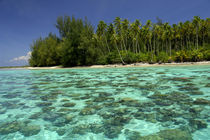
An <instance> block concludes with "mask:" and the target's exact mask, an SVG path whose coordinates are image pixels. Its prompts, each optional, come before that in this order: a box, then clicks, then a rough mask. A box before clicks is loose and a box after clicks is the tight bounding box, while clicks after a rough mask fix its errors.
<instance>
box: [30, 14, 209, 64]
mask: <svg viewBox="0 0 210 140" xmlns="http://www.w3.org/2000/svg"><path fill="white" fill-rule="evenodd" d="M55 26H56V28H57V29H58V31H59V34H60V35H59V37H58V36H56V35H54V34H52V33H50V34H49V35H48V36H47V37H45V38H41V37H40V38H38V39H37V40H35V41H34V42H33V43H32V45H31V50H32V54H31V58H30V60H29V63H30V65H31V66H54V65H63V66H65V67H68V66H82V65H93V64H113V63H122V64H128V63H136V62H148V63H155V62H158V63H164V62H172V61H176V62H185V61H203V60H210V18H206V19H201V18H200V17H198V16H195V17H194V18H193V19H192V20H191V21H185V22H179V23H178V24H173V25H170V24H169V23H168V22H166V23H163V22H162V20H161V19H159V18H157V23H152V22H151V21H150V20H148V21H147V22H146V24H145V25H143V24H142V23H141V22H140V20H138V19H137V20H135V21H134V22H129V21H128V20H127V19H121V18H120V17H116V18H115V19H114V21H113V23H109V24H107V23H105V22H104V21H100V22H99V24H98V25H97V29H96V32H95V31H94V27H93V26H92V25H91V24H90V22H89V21H88V20H87V18H85V19H84V20H83V19H76V18H75V17H74V16H72V17H69V16H63V17H62V16H61V17H58V18H57V22H56V25H55Z"/></svg>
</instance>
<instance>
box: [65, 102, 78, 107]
mask: <svg viewBox="0 0 210 140" xmlns="http://www.w3.org/2000/svg"><path fill="white" fill-rule="evenodd" d="M75 105H76V104H75V103H65V104H63V105H62V106H63V107H74V106H75Z"/></svg>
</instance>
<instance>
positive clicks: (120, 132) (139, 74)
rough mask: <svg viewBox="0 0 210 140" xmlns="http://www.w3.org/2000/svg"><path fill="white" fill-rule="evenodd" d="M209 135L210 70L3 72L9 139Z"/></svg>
mask: <svg viewBox="0 0 210 140" xmlns="http://www.w3.org/2000/svg"><path fill="white" fill-rule="evenodd" d="M209 137H210V66H209V65H208V66H170V67H167V66H163V67H138V68H135V67H132V68H103V69H102V68H100V69H94V68H92V69H56V70H26V69H2V70H0V139H1V140H12V139H14V140H24V139H26V140H37V139H39V140H109V139H116V140H118V139H119V140H138V139H139V140H148V139H150V140H161V139H171V140H178V139H182V140H185V139H186V140H188V139H194V140H207V139H209Z"/></svg>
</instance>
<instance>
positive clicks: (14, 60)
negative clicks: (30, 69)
mask: <svg viewBox="0 0 210 140" xmlns="http://www.w3.org/2000/svg"><path fill="white" fill-rule="evenodd" d="M30 57H31V52H28V53H27V55H25V56H20V57H16V58H13V59H12V60H10V62H17V61H28V60H29V59H30Z"/></svg>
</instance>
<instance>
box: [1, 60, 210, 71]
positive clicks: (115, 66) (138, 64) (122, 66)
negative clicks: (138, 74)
mask: <svg viewBox="0 0 210 140" xmlns="http://www.w3.org/2000/svg"><path fill="white" fill-rule="evenodd" d="M193 65H210V61H201V62H183V63H174V62H173V63H161V64H159V63H154V64H149V63H142V62H141V63H132V64H127V65H122V64H108V65H92V66H75V67H62V66H52V67H27V66H23V67H21V66H18V67H0V69H28V70H42V69H43V70H44V69H88V68H126V67H157V66H193Z"/></svg>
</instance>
